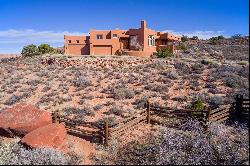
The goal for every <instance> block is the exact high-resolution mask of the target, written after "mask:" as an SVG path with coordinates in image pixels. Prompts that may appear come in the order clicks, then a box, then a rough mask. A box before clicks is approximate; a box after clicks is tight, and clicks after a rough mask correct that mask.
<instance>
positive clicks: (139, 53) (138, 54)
mask: <svg viewBox="0 0 250 166" xmlns="http://www.w3.org/2000/svg"><path fill="white" fill-rule="evenodd" d="M125 53H126V54H127V55H129V56H135V57H142V58H149V57H150V56H151V55H152V52H146V51H126V52H125Z"/></svg>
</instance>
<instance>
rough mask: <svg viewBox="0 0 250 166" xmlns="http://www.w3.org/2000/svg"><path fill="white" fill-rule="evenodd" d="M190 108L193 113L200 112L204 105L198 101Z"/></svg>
mask: <svg viewBox="0 0 250 166" xmlns="http://www.w3.org/2000/svg"><path fill="white" fill-rule="evenodd" d="M191 108H192V109H193V110H195V111H202V110H203V109H204V108H205V104H204V103H203V101H202V100H200V99H198V100H196V101H194V102H193V103H192V106H191Z"/></svg>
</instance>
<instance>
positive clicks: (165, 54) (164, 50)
mask: <svg viewBox="0 0 250 166" xmlns="http://www.w3.org/2000/svg"><path fill="white" fill-rule="evenodd" d="M156 56H157V57H158V58H168V57H172V56H174V55H173V53H172V52H171V51H170V49H168V48H162V49H159V50H158V51H157V53H156Z"/></svg>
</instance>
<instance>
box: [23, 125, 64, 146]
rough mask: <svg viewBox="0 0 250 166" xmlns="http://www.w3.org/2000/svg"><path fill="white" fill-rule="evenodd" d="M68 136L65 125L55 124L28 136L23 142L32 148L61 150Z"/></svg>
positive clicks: (41, 128)
mask: <svg viewBox="0 0 250 166" xmlns="http://www.w3.org/2000/svg"><path fill="white" fill-rule="evenodd" d="M66 136H67V131H66V128H65V125H64V124H63V123H53V124H49V125H47V126H43V127H40V128H38V129H36V130H33V131H32V132H30V133H28V134H26V135H25V136H24V137H23V138H22V139H21V142H22V143H23V144H26V145H28V146H29V147H31V148H41V147H51V148H60V146H61V145H62V143H63V142H64V140H65V138H66Z"/></svg>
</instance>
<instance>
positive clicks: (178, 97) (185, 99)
mask: <svg viewBox="0 0 250 166" xmlns="http://www.w3.org/2000/svg"><path fill="white" fill-rule="evenodd" d="M172 100H174V101H178V102H181V103H183V102H185V101H187V96H177V97H174V98H172Z"/></svg>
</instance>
